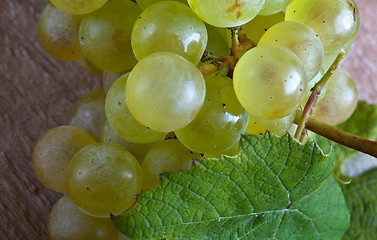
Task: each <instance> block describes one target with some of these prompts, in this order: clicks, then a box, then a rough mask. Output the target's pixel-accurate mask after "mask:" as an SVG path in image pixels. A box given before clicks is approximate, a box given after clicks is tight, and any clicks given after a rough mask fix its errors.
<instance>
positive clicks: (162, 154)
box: [141, 139, 201, 190]
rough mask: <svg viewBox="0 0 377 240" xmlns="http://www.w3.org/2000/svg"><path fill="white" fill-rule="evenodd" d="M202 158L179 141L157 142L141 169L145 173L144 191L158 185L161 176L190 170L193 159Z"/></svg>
mask: <svg viewBox="0 0 377 240" xmlns="http://www.w3.org/2000/svg"><path fill="white" fill-rule="evenodd" d="M199 158H201V156H200V154H198V153H193V152H191V151H190V150H189V149H187V148H185V146H183V145H182V144H181V143H180V142H179V141H178V140H177V139H168V140H165V141H162V142H157V143H156V144H155V145H154V146H153V147H152V148H151V149H150V150H149V152H148V153H147V155H146V156H145V158H144V160H143V163H142V164H141V169H142V171H143V187H142V188H143V190H148V189H150V188H152V187H155V186H157V185H158V183H159V181H160V174H161V173H163V172H168V171H173V172H175V171H179V170H189V169H190V168H191V166H192V162H193V159H199Z"/></svg>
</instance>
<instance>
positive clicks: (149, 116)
mask: <svg viewBox="0 0 377 240" xmlns="http://www.w3.org/2000/svg"><path fill="white" fill-rule="evenodd" d="M205 91H206V90H205V83H204V79H203V76H202V74H201V73H200V71H199V70H198V69H197V68H196V66H195V65H194V64H192V63H191V62H189V61H188V60H186V59H184V58H183V57H181V56H179V55H177V54H175V53H170V52H160V53H154V54H152V55H149V56H148V57H146V58H144V59H143V60H141V61H140V62H139V63H138V64H137V65H136V66H135V68H134V69H133V70H132V71H131V73H130V76H129V79H128V81H127V84H126V98H127V105H128V108H129V110H130V112H131V113H132V115H133V116H134V117H135V119H136V120H138V121H139V122H140V123H142V124H143V125H145V126H148V127H150V128H151V129H153V130H156V131H161V132H172V131H176V130H178V129H181V128H183V127H185V126H186V125H187V124H189V123H190V122H191V121H192V120H193V119H194V118H195V116H196V115H197V114H198V112H199V110H200V108H201V107H202V105H203V102H204V97H205ZM110 125H111V126H112V124H111V122H110ZM112 127H113V126H112ZM113 128H114V127H113ZM114 130H116V129H115V128H114Z"/></svg>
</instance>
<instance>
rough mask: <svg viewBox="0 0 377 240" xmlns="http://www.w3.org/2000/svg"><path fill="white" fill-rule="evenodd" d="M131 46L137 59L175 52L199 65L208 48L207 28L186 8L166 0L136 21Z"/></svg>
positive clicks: (145, 12)
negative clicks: (164, 52)
mask: <svg viewBox="0 0 377 240" xmlns="http://www.w3.org/2000/svg"><path fill="white" fill-rule="evenodd" d="M131 45H132V49H133V51H134V53H135V56H136V58H137V60H139V61H140V60H141V59H143V58H145V57H146V56H148V55H150V54H152V53H154V52H163V51H167V52H174V53H177V54H179V55H181V56H182V57H184V58H186V59H187V60H189V61H190V62H192V63H193V64H198V63H199V61H200V59H201V57H202V55H203V52H204V50H205V48H206V45H207V29H206V27H205V25H204V23H203V22H202V20H200V18H198V17H197V16H196V15H195V13H194V12H193V11H192V10H191V9H190V8H189V7H187V6H186V5H184V4H182V3H179V2H174V1H164V2H160V3H157V4H154V5H152V6H151V7H149V8H147V9H145V10H144V12H143V13H142V14H141V15H140V16H139V18H138V19H137V20H136V22H135V25H134V28H133V30H132V34H131Z"/></svg>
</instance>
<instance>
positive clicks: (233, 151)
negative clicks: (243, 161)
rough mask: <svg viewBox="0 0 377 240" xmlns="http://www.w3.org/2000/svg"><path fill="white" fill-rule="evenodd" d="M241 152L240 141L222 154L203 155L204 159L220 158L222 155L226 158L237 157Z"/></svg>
mask: <svg viewBox="0 0 377 240" xmlns="http://www.w3.org/2000/svg"><path fill="white" fill-rule="evenodd" d="M239 150H240V141H237V142H236V143H235V144H233V146H231V147H230V148H228V149H227V150H225V151H224V152H222V153H220V154H218V153H217V154H213V153H205V154H203V158H220V157H221V156H222V155H225V156H231V157H232V156H236V155H237V154H238V152H239Z"/></svg>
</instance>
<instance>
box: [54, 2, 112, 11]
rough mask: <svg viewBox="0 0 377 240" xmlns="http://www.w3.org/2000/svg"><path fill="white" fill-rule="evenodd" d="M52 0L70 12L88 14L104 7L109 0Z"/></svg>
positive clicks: (57, 5)
mask: <svg viewBox="0 0 377 240" xmlns="http://www.w3.org/2000/svg"><path fill="white" fill-rule="evenodd" d="M51 2H52V3H53V4H54V5H55V6H56V7H57V8H59V9H61V10H63V11H64V12H67V13H70V14H87V13H90V12H93V11H95V10H97V9H99V8H100V7H102V6H103V5H104V4H105V3H106V2H107V0H51Z"/></svg>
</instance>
